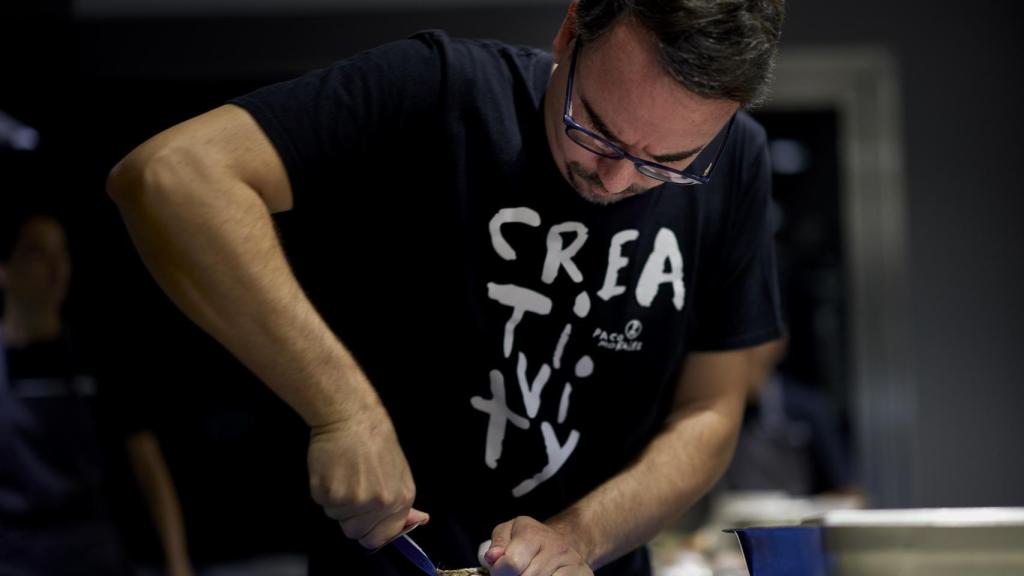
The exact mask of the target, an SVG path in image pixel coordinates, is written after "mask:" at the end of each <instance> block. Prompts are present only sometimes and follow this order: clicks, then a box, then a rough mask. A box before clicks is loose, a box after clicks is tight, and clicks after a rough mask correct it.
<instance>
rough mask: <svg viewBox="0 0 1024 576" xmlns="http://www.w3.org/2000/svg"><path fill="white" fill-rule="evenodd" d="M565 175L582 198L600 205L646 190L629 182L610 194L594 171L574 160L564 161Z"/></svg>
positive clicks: (612, 202)
mask: <svg viewBox="0 0 1024 576" xmlns="http://www.w3.org/2000/svg"><path fill="white" fill-rule="evenodd" d="M565 176H566V178H567V179H568V180H569V184H570V185H571V186H572V187H573V189H575V190H576V192H577V193H578V194H579V195H580V196H581V197H582V198H583V199H584V200H586V201H587V202H592V203H594V204H600V205H602V206H607V205H609V204H614V203H616V202H618V201H619V200H623V199H626V198H629V197H631V196H636V195H638V194H642V193H644V192H646V190H644V189H642V188H640V187H639V186H637V185H636V184H630V185H629V187H628V188H626V189H625V190H623V191H622V192H619V193H617V194H610V193H609V192H608V190H607V189H606V188H605V187H604V183H602V182H601V178H600V176H598V175H597V173H596V172H589V171H587V170H586V169H585V168H583V165H582V164H580V163H579V162H575V161H569V162H566V163H565ZM595 190H596V192H595Z"/></svg>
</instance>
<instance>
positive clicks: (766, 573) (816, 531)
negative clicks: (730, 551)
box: [726, 526, 829, 576]
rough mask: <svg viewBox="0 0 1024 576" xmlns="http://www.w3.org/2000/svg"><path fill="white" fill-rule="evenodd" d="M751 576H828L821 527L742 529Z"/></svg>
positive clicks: (739, 534)
mask: <svg viewBox="0 0 1024 576" xmlns="http://www.w3.org/2000/svg"><path fill="white" fill-rule="evenodd" d="M726 532H733V533H735V534H736V537H737V538H739V541H740V547H741V548H742V549H743V559H744V560H745V561H746V562H747V570H749V571H750V576H828V573H829V570H828V560H827V558H826V554H825V546H824V543H823V538H822V534H823V528H822V527H821V526H783V527H777V528H739V529H735V530H726Z"/></svg>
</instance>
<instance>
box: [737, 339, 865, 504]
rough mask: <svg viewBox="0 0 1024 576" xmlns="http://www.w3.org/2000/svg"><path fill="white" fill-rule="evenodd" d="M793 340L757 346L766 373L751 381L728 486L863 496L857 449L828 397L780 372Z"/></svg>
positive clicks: (756, 351) (788, 492)
mask: <svg viewBox="0 0 1024 576" xmlns="http://www.w3.org/2000/svg"><path fill="white" fill-rule="evenodd" d="M788 346H789V338H788V337H783V338H780V339H778V340H773V341H771V342H766V343H764V344H761V345H759V346H756V347H755V348H754V350H753V351H754V358H755V361H756V362H757V363H759V365H760V366H761V369H760V370H759V371H760V372H761V373H763V374H765V375H766V377H765V378H763V379H755V380H751V388H750V391H749V395H748V398H747V407H746V410H745V411H744V417H743V427H742V429H741V430H740V437H739V441H738V443H737V445H736V454H735V456H734V457H733V460H732V462H731V463H730V465H729V469H728V470H727V471H726V473H725V476H724V477H723V479H722V485H723V486H722V487H723V488H725V489H728V490H736V491H750V490H756V491H762V490H769V491H771V490H780V491H783V492H785V493H787V494H789V495H791V496H813V495H823V494H831V495H850V496H855V495H858V494H860V489H859V487H858V483H857V479H856V473H855V466H854V462H853V457H852V451H851V450H850V447H849V445H848V442H847V441H846V440H845V439H844V437H843V434H842V429H841V426H840V422H839V416H838V413H837V412H836V410H835V409H834V408H833V407H832V405H831V404H830V402H829V398H828V396H827V395H826V394H825V393H823V392H822V390H821V389H820V388H817V387H815V386H813V385H811V384H808V383H804V382H800V381H798V380H795V379H794V378H792V377H791V376H789V375H787V374H785V373H784V372H782V371H780V370H778V369H777V368H778V365H779V363H780V362H782V360H783V358H784V357H785V355H786V351H787V349H788Z"/></svg>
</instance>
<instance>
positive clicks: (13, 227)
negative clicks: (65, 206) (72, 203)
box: [0, 206, 67, 263]
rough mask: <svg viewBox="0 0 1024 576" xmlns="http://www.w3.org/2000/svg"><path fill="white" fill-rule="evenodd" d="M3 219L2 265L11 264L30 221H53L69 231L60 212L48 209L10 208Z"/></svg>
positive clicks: (0, 228) (0, 234)
mask: <svg viewBox="0 0 1024 576" xmlns="http://www.w3.org/2000/svg"><path fill="white" fill-rule="evenodd" d="M6 212H7V213H5V214H4V216H3V218H0V263H5V262H9V261H10V259H11V255H12V253H13V252H14V248H15V246H16V245H17V244H18V240H20V239H21V233H22V231H23V230H24V228H25V224H27V223H28V222H29V221H30V220H35V219H37V218H41V219H48V220H53V221H54V222H56V223H57V224H59V225H60V227H61V228H62V229H64V230H65V233H66V230H67V225H66V224H65V222H64V218H63V216H62V215H61V214H59V213H58V211H56V210H53V209H51V208H48V207H40V206H32V207H16V208H8V209H7V210H6Z"/></svg>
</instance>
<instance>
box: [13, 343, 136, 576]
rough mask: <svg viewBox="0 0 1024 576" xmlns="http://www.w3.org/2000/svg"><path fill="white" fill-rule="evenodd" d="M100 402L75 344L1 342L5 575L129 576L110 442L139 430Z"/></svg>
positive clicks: (95, 383)
mask: <svg viewBox="0 0 1024 576" xmlns="http://www.w3.org/2000/svg"><path fill="white" fill-rule="evenodd" d="M100 396H101V395H100V394H99V388H98V385H97V380H96V378H95V377H94V376H92V374H91V371H90V370H88V369H85V368H84V366H83V364H82V362H81V360H80V359H79V358H78V357H77V356H76V355H75V353H74V350H73V349H72V347H71V345H70V343H69V342H68V341H67V340H65V339H55V340H48V341H41V342H35V343H32V344H30V345H27V346H24V347H20V348H5V347H4V346H3V342H2V339H0V572H2V573H7V572H6V570H13V571H14V572H13V573H17V574H21V573H31V574H100V573H102V574H121V573H126V571H127V569H128V565H127V561H126V557H125V555H124V554H125V553H124V550H123V548H122V545H121V541H120V538H119V535H118V534H117V532H116V529H115V527H114V524H113V520H112V518H111V515H110V500H109V494H108V493H107V492H106V488H107V486H106V484H105V482H106V480H107V478H108V477H109V476H108V474H107V471H108V468H107V467H106V466H105V464H109V463H110V459H109V456H110V454H111V453H110V451H109V450H107V449H106V448H109V446H110V442H109V438H106V434H108V433H109V434H114V435H116V436H118V438H119V439H121V438H123V435H124V434H127V433H128V432H127V430H128V429H129V428H130V429H132V430H134V429H135V428H134V427H133V426H130V425H129V421H130V419H126V420H124V421H119V422H117V423H114V422H112V420H111V418H110V417H106V418H104V417H102V416H99V414H107V413H109V412H108V409H109V405H106V404H104V402H102V401H101V400H100ZM101 421H103V422H101ZM104 424H105V426H104ZM118 443H119V444H120V448H121V451H122V452H123V440H121V441H120V442H118Z"/></svg>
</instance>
